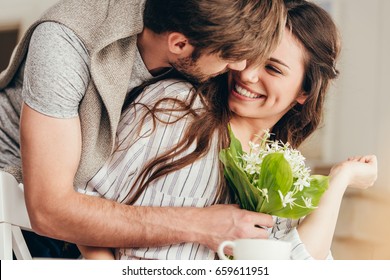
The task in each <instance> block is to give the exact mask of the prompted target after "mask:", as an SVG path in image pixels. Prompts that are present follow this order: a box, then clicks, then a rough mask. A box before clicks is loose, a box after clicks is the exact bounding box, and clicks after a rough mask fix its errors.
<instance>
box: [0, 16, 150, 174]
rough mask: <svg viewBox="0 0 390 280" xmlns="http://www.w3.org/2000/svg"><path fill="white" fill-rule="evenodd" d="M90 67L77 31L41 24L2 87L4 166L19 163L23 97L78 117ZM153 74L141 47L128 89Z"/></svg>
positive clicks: (0, 149) (51, 111)
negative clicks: (7, 83) (23, 56)
mask: <svg viewBox="0 0 390 280" xmlns="http://www.w3.org/2000/svg"><path fill="white" fill-rule="evenodd" d="M89 67H90V57H89V54H88V51H87V49H86V48H85V46H84V44H83V42H82V41H81V40H80V39H79V38H78V37H77V36H76V35H75V34H74V33H73V31H71V30H70V29H68V28H67V27H65V26H63V25H61V24H59V23H54V22H45V23H42V24H40V25H39V26H37V28H36V29H35V31H34V33H33V35H32V38H31V42H30V46H29V51H28V55H27V58H26V60H25V61H24V62H23V64H22V66H21V68H20V69H19V71H18V73H17V75H16V76H15V77H14V79H13V81H12V82H11V83H10V85H9V86H8V87H7V88H5V89H4V90H1V91H0V168H4V167H5V166H9V165H11V166H12V165H14V166H20V164H21V163H20V151H19V142H20V141H19V119H20V111H21V104H22V102H23V101H24V102H25V103H26V104H27V105H28V106H29V107H31V108H32V109H34V110H36V111H38V112H40V113H42V114H44V115H47V116H50V117H54V118H74V117H77V116H78V109H79V104H80V101H81V100H82V98H83V96H84V94H85V91H86V89H87V86H88V83H89V79H90V72H89ZM23 74H24V75H23ZM150 78H152V76H151V74H150V73H149V72H148V70H147V68H146V66H145V64H144V63H143V61H142V58H141V55H140V54H139V52H138V51H137V52H136V58H135V62H134V65H133V70H132V76H131V79H130V81H129V88H128V91H131V90H132V89H133V88H134V87H136V86H138V85H140V84H141V83H142V82H144V81H146V80H148V79H150Z"/></svg>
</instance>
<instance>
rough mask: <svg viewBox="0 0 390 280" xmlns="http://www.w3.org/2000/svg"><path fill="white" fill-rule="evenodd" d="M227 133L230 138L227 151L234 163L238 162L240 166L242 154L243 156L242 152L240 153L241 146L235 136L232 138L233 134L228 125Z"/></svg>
mask: <svg viewBox="0 0 390 280" xmlns="http://www.w3.org/2000/svg"><path fill="white" fill-rule="evenodd" d="M228 131H229V137H230V146H229V150H230V152H231V154H232V156H233V158H234V159H235V161H237V162H239V163H240V164H242V158H241V156H242V154H243V151H242V145H241V142H240V140H238V139H237V138H236V137H235V136H234V133H233V131H232V129H231V127H230V125H228Z"/></svg>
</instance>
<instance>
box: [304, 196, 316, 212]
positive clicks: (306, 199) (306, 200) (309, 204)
mask: <svg viewBox="0 0 390 280" xmlns="http://www.w3.org/2000/svg"><path fill="white" fill-rule="evenodd" d="M302 200H303V202H304V203H305V206H306V208H313V209H314V208H317V207H314V206H313V204H312V202H311V197H303V196H302Z"/></svg>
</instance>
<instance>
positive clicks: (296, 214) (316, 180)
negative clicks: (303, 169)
mask: <svg viewBox="0 0 390 280" xmlns="http://www.w3.org/2000/svg"><path fill="white" fill-rule="evenodd" d="M328 185H329V177H328V176H322V175H312V176H311V181H310V186H309V187H305V188H303V190H302V191H299V192H297V194H295V195H294V197H296V198H297V199H296V200H295V201H294V202H295V203H296V204H298V205H300V206H305V202H304V201H303V199H302V197H305V198H310V199H311V203H312V205H313V207H318V204H319V202H320V200H321V197H322V195H323V194H324V192H325V191H326V190H327V189H328ZM314 209H315V208H306V207H299V206H294V207H293V208H292V209H291V208H290V207H286V208H284V209H281V210H279V211H275V212H274V213H273V215H276V216H279V217H282V218H291V219H299V218H301V217H303V216H306V215H308V214H310V213H311V212H312V211H313V210H314Z"/></svg>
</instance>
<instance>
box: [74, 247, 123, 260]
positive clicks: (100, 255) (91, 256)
mask: <svg viewBox="0 0 390 280" xmlns="http://www.w3.org/2000/svg"><path fill="white" fill-rule="evenodd" d="M77 247H78V248H79V250H80V252H81V255H82V256H83V257H84V259H86V260H115V257H114V253H113V252H112V250H111V249H110V248H103V247H91V246H82V245H77Z"/></svg>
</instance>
